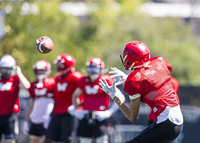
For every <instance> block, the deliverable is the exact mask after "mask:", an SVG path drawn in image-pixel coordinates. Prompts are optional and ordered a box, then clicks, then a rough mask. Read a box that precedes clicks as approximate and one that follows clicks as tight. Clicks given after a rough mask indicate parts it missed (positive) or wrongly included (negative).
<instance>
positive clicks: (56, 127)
mask: <svg viewBox="0 0 200 143" xmlns="http://www.w3.org/2000/svg"><path fill="white" fill-rule="evenodd" d="M54 64H56V65H57V70H58V72H59V74H58V75H57V76H56V79H55V80H56V88H55V91H54V100H55V106H54V114H53V115H52V118H51V121H50V124H49V127H48V129H47V133H46V143H50V142H53V141H62V142H65V143H71V142H72V136H71V133H72V130H73V127H74V118H73V116H72V115H71V113H72V112H71V111H72V110H73V109H72V108H70V107H72V106H71V105H72V93H73V92H74V90H75V89H76V87H77V81H78V80H79V79H80V78H82V77H83V75H82V74H81V73H80V72H78V71H75V65H76V61H75V59H74V57H73V56H71V55H69V54H61V55H59V56H58V57H57V58H56V59H55V61H54Z"/></svg>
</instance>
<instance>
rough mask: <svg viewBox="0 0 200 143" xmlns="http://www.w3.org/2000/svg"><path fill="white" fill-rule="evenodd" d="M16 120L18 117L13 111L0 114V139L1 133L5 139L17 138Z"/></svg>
mask: <svg viewBox="0 0 200 143" xmlns="http://www.w3.org/2000/svg"><path fill="white" fill-rule="evenodd" d="M16 122H18V117H17V115H16V114H15V113H13V114H10V115H1V116H0V140H1V138H2V135H4V136H5V139H16V138H17V133H16V132H15V128H19V127H18V126H17V125H16Z"/></svg>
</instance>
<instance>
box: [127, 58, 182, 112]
mask: <svg viewBox="0 0 200 143" xmlns="http://www.w3.org/2000/svg"><path fill="white" fill-rule="evenodd" d="M124 91H125V92H127V93H128V94H129V95H135V94H140V95H141V101H142V102H144V103H147V104H148V105H149V106H150V107H151V109H153V111H154V113H155V114H156V116H158V115H159V114H160V113H162V112H163V111H164V110H165V108H166V107H167V106H172V107H174V106H177V105H178V104H179V99H178V96H177V94H176V92H175V91H174V89H173V86H172V83H171V74H170V71H169V70H168V68H167V66H166V64H165V61H164V60H163V58H162V57H154V58H151V59H150V63H149V66H148V67H144V68H140V69H137V70H135V71H134V72H132V73H131V74H130V75H129V76H128V78H127V80H126V82H125V84H124Z"/></svg>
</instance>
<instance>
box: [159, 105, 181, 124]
mask: <svg viewBox="0 0 200 143" xmlns="http://www.w3.org/2000/svg"><path fill="white" fill-rule="evenodd" d="M167 119H169V120H170V121H171V122H172V123H174V124H176V125H181V124H183V114H182V112H181V108H180V105H178V106H175V107H171V106H167V107H166V109H165V110H164V111H163V112H162V113H161V114H160V115H159V116H158V120H157V122H156V123H157V124H159V123H161V122H164V121H165V120H167Z"/></svg>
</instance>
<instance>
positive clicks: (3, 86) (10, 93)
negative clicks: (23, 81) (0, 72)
mask: <svg viewBox="0 0 200 143" xmlns="http://www.w3.org/2000/svg"><path fill="white" fill-rule="evenodd" d="M19 84H20V80H19V77H18V76H11V77H10V78H9V79H3V78H0V115H8V114H11V113H12V112H13V108H14V105H15V103H16V101H17V99H18V94H19Z"/></svg>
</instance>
